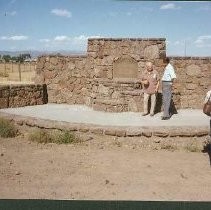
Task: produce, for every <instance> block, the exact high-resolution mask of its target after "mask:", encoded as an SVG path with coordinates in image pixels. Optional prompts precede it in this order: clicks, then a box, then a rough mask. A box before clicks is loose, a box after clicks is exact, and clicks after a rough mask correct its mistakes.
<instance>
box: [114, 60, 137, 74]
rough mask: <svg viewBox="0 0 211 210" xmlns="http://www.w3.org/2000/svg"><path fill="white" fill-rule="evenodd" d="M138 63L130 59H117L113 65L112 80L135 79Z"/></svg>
mask: <svg viewBox="0 0 211 210" xmlns="http://www.w3.org/2000/svg"><path fill="white" fill-rule="evenodd" d="M137 76H138V63H137V62H136V61H135V60H134V59H133V58H130V57H123V58H119V59H117V60H116V61H114V64H113V78H137Z"/></svg>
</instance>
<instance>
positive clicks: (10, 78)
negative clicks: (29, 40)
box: [0, 62, 36, 83]
mask: <svg viewBox="0 0 211 210" xmlns="http://www.w3.org/2000/svg"><path fill="white" fill-rule="evenodd" d="M35 69H36V62H24V63H14V62H8V63H6V62H5V63H4V62H2V63H0V83H11V82H20V83H33V82H34V76H35Z"/></svg>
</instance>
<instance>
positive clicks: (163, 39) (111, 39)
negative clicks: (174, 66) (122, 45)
mask: <svg viewBox="0 0 211 210" xmlns="http://www.w3.org/2000/svg"><path fill="white" fill-rule="evenodd" d="M92 40H99V41H101V40H102V41H165V40H166V38H89V39H88V41H92Z"/></svg>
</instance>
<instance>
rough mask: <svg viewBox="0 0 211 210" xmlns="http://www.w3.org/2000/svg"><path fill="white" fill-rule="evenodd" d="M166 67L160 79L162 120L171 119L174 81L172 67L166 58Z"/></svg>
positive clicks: (174, 75)
mask: <svg viewBox="0 0 211 210" xmlns="http://www.w3.org/2000/svg"><path fill="white" fill-rule="evenodd" d="M165 62H166V63H167V66H166V67H165V69H164V73H163V77H162V79H161V80H162V95H163V116H162V118H161V119H162V120H168V119H170V117H171V113H170V105H171V100H172V85H173V82H174V80H175V79H176V74H175V71H174V67H173V66H172V65H171V64H170V59H169V58H166V59H165Z"/></svg>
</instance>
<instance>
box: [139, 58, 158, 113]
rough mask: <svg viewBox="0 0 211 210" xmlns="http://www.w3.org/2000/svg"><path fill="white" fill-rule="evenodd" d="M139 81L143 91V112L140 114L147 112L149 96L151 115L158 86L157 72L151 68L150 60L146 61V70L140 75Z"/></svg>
mask: <svg viewBox="0 0 211 210" xmlns="http://www.w3.org/2000/svg"><path fill="white" fill-rule="evenodd" d="M141 83H142V87H143V92H144V112H143V114H142V116H145V115H147V114H148V102H149V98H151V108H150V116H153V115H154V111H155V105H156V93H157V92H158V87H159V75H158V72H157V71H156V70H154V69H153V65H152V63H151V62H147V63H146V70H145V71H144V72H143V74H142V75H141Z"/></svg>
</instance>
